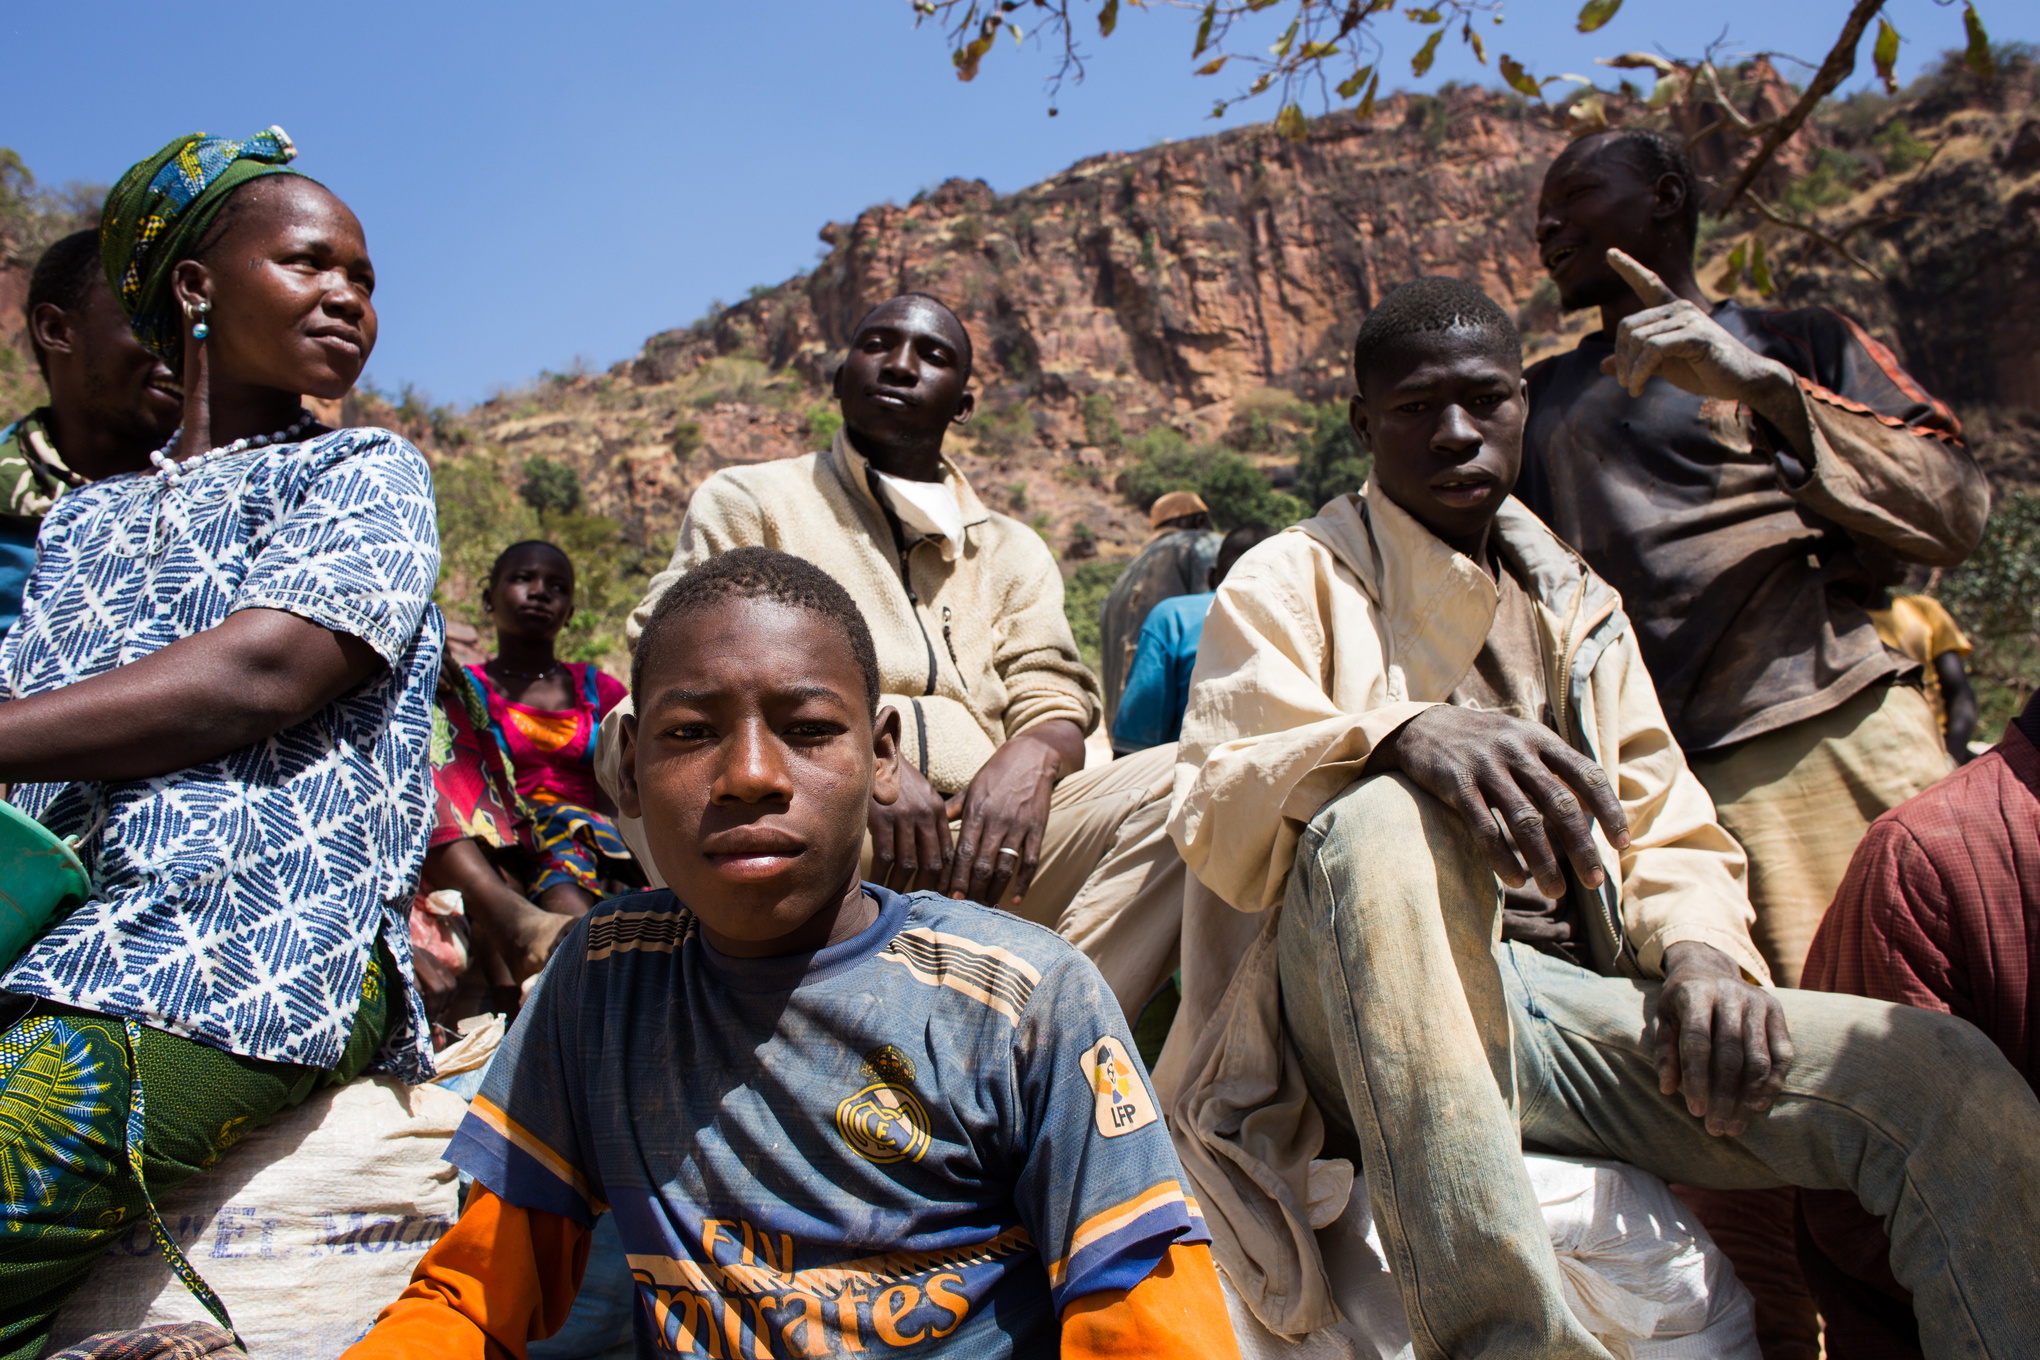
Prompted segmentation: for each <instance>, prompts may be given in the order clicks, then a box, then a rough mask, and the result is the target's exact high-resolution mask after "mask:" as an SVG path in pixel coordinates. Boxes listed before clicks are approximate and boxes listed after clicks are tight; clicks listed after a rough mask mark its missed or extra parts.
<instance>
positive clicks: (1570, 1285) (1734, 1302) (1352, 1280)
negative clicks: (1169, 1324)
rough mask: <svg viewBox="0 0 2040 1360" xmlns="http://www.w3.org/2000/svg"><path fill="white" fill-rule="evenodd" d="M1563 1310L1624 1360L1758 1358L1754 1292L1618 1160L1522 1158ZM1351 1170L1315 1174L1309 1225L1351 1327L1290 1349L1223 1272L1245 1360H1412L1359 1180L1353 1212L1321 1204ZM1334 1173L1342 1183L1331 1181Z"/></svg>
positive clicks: (1692, 1222)
mask: <svg viewBox="0 0 2040 1360" xmlns="http://www.w3.org/2000/svg"><path fill="white" fill-rule="evenodd" d="M1523 1162H1524V1169H1525V1170H1527V1171H1528V1172H1529V1174H1530V1184H1531V1186H1532V1188H1533V1189H1535V1190H1536V1192H1537V1200H1538V1203H1539V1204H1541V1205H1542V1206H1543V1208H1544V1221H1545V1225H1546V1226H1547V1227H1548V1228H1550V1230H1551V1245H1552V1247H1553V1249H1554V1250H1556V1251H1557V1253H1558V1264H1559V1273H1560V1279H1561V1282H1562V1283H1563V1285H1564V1287H1565V1292H1566V1303H1567V1304H1568V1306H1570V1307H1571V1308H1572V1310H1573V1313H1574V1315H1575V1316H1576V1317H1578V1318H1579V1319H1580V1320H1581V1321H1582V1322H1584V1323H1585V1324H1586V1326H1587V1330H1589V1331H1591V1332H1593V1333H1594V1334H1595V1336H1596V1337H1597V1338H1599V1339H1600V1341H1601V1343H1602V1344H1603V1345H1605V1346H1606V1347H1607V1348H1608V1350H1609V1352H1610V1353H1611V1354H1613V1355H1614V1356H1616V1357H1617V1360H1760V1353H1759V1351H1758V1349H1757V1338H1756V1333H1755V1330H1754V1319H1753V1316H1752V1305H1751V1302H1750V1295H1749V1291H1748V1290H1746V1289H1744V1288H1743V1286H1742V1283H1741V1282H1740V1281H1739V1280H1737V1279H1736V1277H1735V1271H1734V1268H1733V1267H1731V1266H1730V1265H1729V1263H1728V1258H1727V1257H1725V1256H1723V1255H1722V1254H1721V1249H1720V1248H1719V1247H1717V1246H1715V1245H1714V1242H1713V1239H1711V1238H1709V1237H1708V1236H1707V1230H1706V1229H1705V1228H1703V1227H1701V1226H1700V1223H1699V1220H1698V1219H1696V1218H1695V1217H1694V1216H1693V1214H1692V1212H1691V1211H1690V1210H1688V1209H1687V1208H1686V1206H1685V1204H1684V1203H1682V1202H1681V1201H1680V1200H1679V1198H1678V1196H1676V1195H1674V1194H1673V1193H1672V1192H1671V1191H1670V1190H1669V1189H1667V1188H1666V1186H1665V1183H1664V1182H1663V1181H1661V1180H1659V1179H1658V1178H1657V1177H1655V1176H1653V1175H1650V1174H1649V1173H1648V1172H1645V1171H1639V1170H1638V1169H1637V1168H1635V1167H1633V1166H1628V1165H1625V1164H1623V1163H1620V1162H1605V1161H1587V1160H1584V1159H1580V1158H1573V1157H1551V1156H1546V1155H1544V1154H1542V1153H1534V1152H1533V1153H1525V1154H1524V1156H1523ZM1345 1166H1346V1164H1345V1163H1343V1162H1330V1163H1322V1162H1314V1163H1312V1164H1311V1183H1310V1194H1311V1204H1310V1210H1311V1223H1312V1226H1313V1227H1316V1228H1317V1230H1318V1231H1317V1240H1318V1247H1319V1250H1320V1251H1322V1252H1323V1254H1324V1261H1325V1273H1326V1275H1327V1276H1328V1277H1329V1278H1330V1280H1331V1285H1332V1297H1333V1298H1334V1299H1335V1300H1336V1301H1337V1302H1338V1305H1339V1311H1340V1312H1342V1313H1344V1314H1345V1318H1344V1320H1343V1321H1341V1322H1339V1323H1337V1324H1335V1325H1334V1326H1331V1327H1327V1328H1324V1329H1323V1330H1321V1331H1317V1332H1312V1333H1310V1334H1309V1335H1308V1336H1302V1337H1297V1338H1294V1339H1288V1338H1284V1337H1280V1336H1277V1335H1275V1334H1274V1333H1273V1332H1270V1331H1268V1330H1267V1329H1266V1328H1264V1327H1263V1326H1261V1324H1260V1322H1259V1321H1258V1320H1257V1319H1256V1318H1255V1317H1254V1315H1253V1313H1252V1312H1250V1311H1249V1310H1248V1308H1247V1306H1246V1305H1245V1304H1244V1303H1243V1302H1241V1300H1240V1298H1239V1295H1238V1294H1237V1293H1235V1292H1234V1290H1233V1287H1232V1282H1231V1281H1230V1280H1227V1279H1226V1278H1225V1272H1224V1271H1220V1272H1219V1283H1220V1284H1221V1285H1222V1286H1223V1287H1224V1289H1225V1300H1226V1306H1227V1308H1228V1309H1230V1310H1231V1313H1232V1320H1233V1331H1234V1333H1235V1334H1236V1335H1237V1336H1238V1338H1239V1343H1240V1355H1241V1360H1410V1357H1411V1356H1412V1355H1413V1354H1414V1348H1413V1346H1412V1344H1411V1341H1410V1326H1409V1319H1408V1317H1407V1315H1405V1314H1404V1312H1403V1306H1402V1296H1401V1295H1400V1294H1399V1293H1397V1292H1396V1287H1395V1280H1394V1277H1392V1276H1391V1275H1390V1274H1389V1271H1388V1263H1387V1261H1385V1260H1384V1259H1383V1258H1382V1252H1381V1237H1380V1234H1379V1233H1378V1232H1377V1231H1376V1229H1375V1226H1374V1221H1373V1215H1372V1213H1371V1211H1370V1210H1369V1208H1368V1204H1367V1182H1366V1181H1364V1180H1354V1181H1353V1182H1352V1189H1351V1192H1350V1196H1349V1197H1348V1198H1347V1199H1346V1200H1345V1212H1343V1213H1339V1214H1337V1216H1336V1218H1334V1217H1333V1212H1334V1209H1335V1206H1332V1205H1325V1206H1323V1207H1322V1208H1321V1206H1320V1204H1319V1199H1320V1189H1321V1182H1322V1188H1323V1189H1324V1190H1325V1191H1327V1192H1332V1193H1336V1191H1337V1190H1338V1189H1339V1188H1341V1187H1342V1186H1343V1185H1344V1183H1345V1182H1344V1180H1343V1176H1344V1175H1345V1174H1349V1173H1348V1172H1346V1171H1345V1170H1344V1168H1345ZM1335 1169H1338V1170H1337V1174H1335Z"/></svg>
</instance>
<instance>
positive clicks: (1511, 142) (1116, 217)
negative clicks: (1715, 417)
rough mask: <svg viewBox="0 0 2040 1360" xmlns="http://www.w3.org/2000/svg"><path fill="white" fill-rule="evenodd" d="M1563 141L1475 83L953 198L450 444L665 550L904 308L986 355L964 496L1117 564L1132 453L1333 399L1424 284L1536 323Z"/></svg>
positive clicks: (801, 430) (844, 242)
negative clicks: (940, 303) (1349, 361)
mask: <svg viewBox="0 0 2040 1360" xmlns="http://www.w3.org/2000/svg"><path fill="white" fill-rule="evenodd" d="M1560 144H1561V138H1560V136H1559V135H1558V134H1557V133H1555V132H1553V131H1552V130H1551V129H1549V128H1548V127H1546V126H1544V125H1543V124H1542V123H1541V122H1538V121H1535V120H1533V119H1531V118H1530V117H1528V116H1527V115H1526V113H1525V110H1524V108H1523V106H1522V104H1521V101H1519V100H1516V99H1514V98H1513V97H1507V96H1503V95H1498V94H1495V93H1493V92H1490V91H1485V90H1478V89H1467V90H1460V91H1456V92H1452V93H1449V94H1447V95H1445V96H1443V97H1440V98H1435V99H1434V98H1427V97H1423V96H1408V97H1398V98H1397V99H1395V100H1393V101H1390V102H1388V103H1387V104H1385V105H1384V112H1383V113H1382V114H1381V116H1380V117H1379V118H1378V119H1377V121H1376V122H1375V124H1373V125H1372V126H1367V125H1362V124H1360V123H1357V122H1355V121H1353V120H1352V119H1350V118H1341V119H1327V120H1324V121H1323V122H1322V123H1321V124H1320V125H1318V126H1317V127H1316V128H1314V129H1313V131H1312V134H1311V136H1310V138H1309V140H1308V141H1306V142H1304V143H1301V144H1296V143H1291V142H1288V141H1285V140H1283V139H1281V138H1279V137H1277V136H1275V135H1273V134H1272V133H1271V132H1270V131H1269V130H1268V129H1266V128H1262V127H1256V128H1247V129H1242V130H1240V131H1236V132H1231V133H1225V134H1222V135H1220V136H1217V137H1212V138H1206V139H1202V140H1198V141H1191V142H1180V143H1171V144H1165V145H1161V146H1157V147H1154V148H1151V149H1149V150H1146V151H1141V152H1133V153H1125V154H1114V155H1108V156H1100V157H1096V158H1093V159H1091V160H1087V161H1084V162H1082V163H1080V164H1078V165H1076V166H1073V167H1072V168H1071V169H1069V170H1068V171H1066V172H1064V173H1063V174H1061V175H1058V176H1056V177H1055V178H1054V179H1051V180H1048V181H1046V182H1045V183H1042V184H1039V185H1036V186H1034V187H1032V188H1029V189H1025V190H1022V191H1021V192H1019V193H1016V194H1012V195H1008V196H1004V197H1001V196H999V195H997V194H995V193H993V192H992V190H991V189H990V188H988V187H987V186H986V185H985V184H983V183H982V182H976V181H966V180H951V181H950V182H948V183H946V184H944V185H943V186H942V187H941V188H939V189H937V190H935V191H934V192H932V193H929V194H926V195H924V196H921V197H917V198H916V199H915V201H914V202H912V203H909V204H907V205H904V206H899V205H894V204H883V205H880V206H878V207H874V208H871V209H869V210H867V211H866V212H864V213H863V214H862V215H860V216H859V217H858V218H857V220H856V221H854V222H851V223H835V222H832V223H829V224H827V225H826V226H824V227H822V229H821V238H822V240H823V241H824V242H826V243H828V245H829V246H830V247H831V250H830V252H829V254H828V256H827V258H826V259H825V260H823V261H822V263H821V264H820V265H819V266H818V267H817V268H816V269H815V270H814V271H813V272H812V273H809V274H806V275H803V276H800V277H797V278H794V279H791V280H788V281H787V282H785V283H782V284H780V285H779V286H777V287H775V288H770V289H758V290H755V294H754V296H753V297H752V298H750V299H749V300H747V301H745V302H743V303H740V304H738V305H737V306H734V307H731V308H729V309H727V310H725V311H722V312H720V313H718V314H716V315H713V316H710V317H707V318H704V319H703V320H702V321H700V322H697V323H696V324H695V325H693V326H691V327H688V328H686V329H682V330H674V331H668V332H666V333H664V334H661V335H657V336H654V337H652V339H650V340H649V341H647V342H646V344H645V347H644V349H643V351H642V352H641V353H640V354H639V355H638V356H637V357H636V358H635V359H633V360H631V361H629V362H627V363H624V364H619V365H617V366H616V367H615V368H613V369H612V370H610V371H609V372H608V373H606V374H601V375H590V376H583V377H575V378H554V379H551V380H548V381H546V382H543V383H541V384H539V385H537V386H536V387H534V388H530V389H527V390H524V391H521V392H518V393H515V394H512V395H509V396H506V397H504V398H501V399H499V400H497V401H494V402H491V403H489V404H488V405H485V406H482V407H479V408H477V409H475V410H473V411H472V412H469V413H468V414H467V417H466V420H465V421H464V422H463V423H465V424H466V425H468V426H469V427H470V428H471V429H472V430H473V431H474V433H475V435H476V436H477V437H478V439H479V440H480V441H481V442H483V443H485V444H489V445H497V446H501V447H502V448H504V449H506V450H508V451H509V452H510V454H511V456H513V457H514V458H527V457H530V456H532V455H541V456H544V457H546V458H549V459H553V460H557V461H561V462H565V463H568V464H570V465H571V466H573V467H574V468H576V469H577V470H578V471H579V472H580V474H581V477H582V483H583V486H584V488H585V490H586V493H587V496H588V499H589V502H590V504H591V505H592V506H593V507H594V508H595V509H597V510H599V511H600V512H601V513H603V514H605V515H608V516H611V517H613V518H615V519H616V520H617V521H618V522H619V523H621V524H622V525H624V526H625V530H626V532H627V533H629V534H630V535H632V536H633V537H634V538H636V539H638V540H639V541H651V540H655V539H657V538H659V537H661V536H663V535H668V534H670V533H671V532H672V531H673V530H674V529H676V528H677V526H678V523H679V520H680V517H681V515H682V514H683V513H684V511H685V508H686V502H687V497H688V494H689V493H690V492H691V491H692V489H693V488H694V487H695V486H697V485H699V484H700V482H701V480H702V479H703V478H704V477H706V476H707V475H708V474H709V473H711V472H713V471H714V470H715V469H716V468H719V467H723V466H727V465H729V464H732V463H742V462H751V461H756V460H759V459H766V458H778V457H784V456H786V455H788V454H792V453H797V452H801V451H804V450H806V449H807V448H809V447H811V446H812V445H813V444H814V443H815V442H816V441H817V440H818V439H819V438H821V437H822V436H823V434H824V433H825V432H826V430H827V429H828V428H831V427H832V426H831V422H832V419H833V412H832V411H831V410H830V408H829V404H828V403H827V401H826V384H827V380H828V376H829V373H830V371H831V369H832V368H833V366H834V364H835V363H836V361H837V359H838V357H839V356H840V354H841V353H842V350H843V348H844V346H845V344H846V343H847V341H848V339H849V332H850V328H851V327H852V326H854V325H855V324H856V322H857V320H858V319H859V318H860V317H861V316H862V314H863V313H864V311H865V310H866V309H868V308H869V307H870V306H871V305H872V304H873V303H874V302H876V301H878V300H879V299H882V298H884V297H887V296H889V295H891V294H893V293H897V292H900V291H903V290H907V289H919V290H923V291H927V292H931V293H934V294H936V295H937V296H939V297H942V298H943V299H944V300H946V301H948V302H950V304H951V305H952V306H954V307H955V308H956V309H957V311H958V312H959V313H960V314H961V315H962V316H963V318H964V320H965V322H966V323H967V324H968V325H969V326H970V328H971V330H972V333H973V335H974V336H975V338H976V340H977V348H978V359H977V374H976V382H977V388H978V392H979V404H978V410H979V415H978V418H977V420H976V421H975V422H974V423H973V425H972V426H971V427H969V428H968V430H967V432H966V435H965V437H964V438H963V439H961V440H959V441H958V448H957V452H958V456H959V461H960V462H961V464H962V465H963V467H964V468H965V469H966V472H967V474H968V475H969V476H970V477H971V478H972V481H973V483H974V484H975V485H976V486H977V487H978V488H979V489H980V491H981V492H982V493H983V494H984V495H985V496H986V498H987V500H988V501H990V502H991V503H992V504H993V505H994V507H995V508H1000V509H1005V510H1008V511H1009V512H1011V513H1014V514H1016V515H1018V516H1019V517H1020V518H1023V519H1032V520H1034V521H1035V522H1036V523H1037V524H1038V525H1039V526H1040V527H1041V528H1043V530H1044V531H1045V532H1046V534H1047V536H1048V537H1049V539H1050V541H1051V542H1052V543H1053V544H1055V545H1056V546H1057V547H1058V548H1059V549H1062V550H1063V551H1064V552H1065V556H1066V558H1068V559H1069V560H1072V561H1075V560H1080V559H1081V558H1082V557H1084V556H1088V555H1090V553H1091V552H1093V551H1096V552H1099V553H1102V554H1103V555H1105V556H1108V557H1110V556H1114V555H1119V554H1124V553H1127V552H1130V551H1131V550H1133V549H1134V548H1135V547H1136V546H1137V545H1138V543H1139V541H1140V539H1141V537H1142V531H1143V529H1144V520H1143V519H1142V518H1141V516H1140V515H1139V513H1138V512H1137V511H1136V510H1135V509H1134V508H1133V507H1132V506H1131V505H1128V504H1126V503H1125V502H1124V500H1123V499H1122V498H1120V497H1119V496H1117V495H1115V494H1113V487H1114V485H1115V483H1116V481H1117V478H1118V475H1119V473H1120V472H1121V471H1122V470H1123V465H1124V463H1125V462H1126V460H1127V457H1128V455H1127V454H1126V453H1125V452H1124V451H1123V450H1124V449H1125V447H1126V445H1127V444H1128V442H1129V441H1130V440H1132V439H1133V438H1134V437H1135V436H1138V435H1139V434H1140V433H1142V432H1144V431H1146V430H1148V429H1150V428H1152V427H1156V426H1163V425H1167V426H1173V427H1176V428H1178V429H1180V430H1182V431H1183V432H1184V433H1186V434H1189V435H1191V436H1192V437H1193V438H1202V437H1209V438H1216V437H1218V436H1220V435H1222V434H1224V433H1225V432H1226V431H1227V430H1228V429H1229V428H1231V427H1233V425H1234V424H1235V422H1236V421H1237V420H1239V419H1241V418H1243V417H1247V418H1250V417H1251V415H1252V413H1253V412H1254V411H1255V410H1257V409H1267V408H1271V407H1273V408H1281V407H1284V406H1290V407H1291V408H1292V409H1293V406H1294V403H1293V402H1292V400H1291V399H1292V398H1301V399H1303V400H1304V401H1328V400H1332V399H1340V400H1343V397H1344V394H1345V393H1344V383H1345V377H1344V372H1345V362H1344V353H1345V347H1346V346H1347V345H1348V344H1349V343H1350V340H1351V337H1352V334H1353V331H1354V329H1355V327H1356V326H1357V325H1358V323H1359V321H1360V319H1361V318H1362V317H1363V316H1364V315H1365V314H1366V310H1367V307H1368V305H1369V303H1370V302H1371V300H1372V299H1374V298H1376V297H1378V296H1380V294H1381V293H1382V292H1384V291H1385V290H1387V289H1389V288H1392V287H1394V286H1395V285H1396V284H1398V283H1400V282H1402V281H1403V280H1405V279H1407V278H1409V277H1411V276H1413V275H1416V274H1420V273H1440V272H1445V273H1452V274H1457V275H1460V276H1462V277H1466V278H1469V279H1474V280H1477V281H1478V282H1480V283H1481V284H1482V286H1484V287H1486V288H1488V289H1489V290H1490V291H1492V292H1493V293H1495V294H1496V295H1497V296H1501V297H1506V298H1510V299H1514V300H1517V301H1519V302H1523V303H1527V302H1528V301H1529V300H1530V299H1531V297H1532V295H1533V294H1534V292H1535V290H1536V286H1537V282H1538V280H1539V278H1540V277H1541V270H1539V268H1538V266H1537V262H1536V258H1535V252H1534V249H1533V246H1532V242H1531V240H1530V234H1529V214H1530V207H1531V204H1532V202H1533V201H1534V198H1535V194H1536V190H1537V184H1538V177H1539V176H1540V174H1541V173H1542V170H1543V167H1544V165H1545V164H1546V163H1547V162H1548V161H1549V159H1550V157H1551V156H1552V154H1553V153H1554V152H1555V151H1556V149H1557V148H1558V146H1559V145H1560ZM1555 319H1556V318H1555V317H1552V318H1544V319H1543V320H1544V324H1546V325H1547V326H1548V325H1549V324H1551V322H1552V321H1555ZM1270 389H1274V390H1273V391H1271V390H1270ZM1280 476H1281V474H1280V472H1279V471H1278V472H1277V477H1278V480H1279V479H1280Z"/></svg>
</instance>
